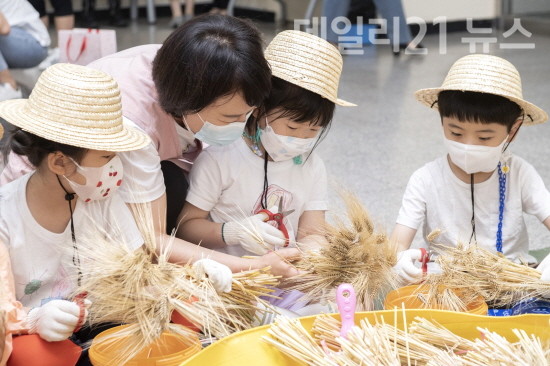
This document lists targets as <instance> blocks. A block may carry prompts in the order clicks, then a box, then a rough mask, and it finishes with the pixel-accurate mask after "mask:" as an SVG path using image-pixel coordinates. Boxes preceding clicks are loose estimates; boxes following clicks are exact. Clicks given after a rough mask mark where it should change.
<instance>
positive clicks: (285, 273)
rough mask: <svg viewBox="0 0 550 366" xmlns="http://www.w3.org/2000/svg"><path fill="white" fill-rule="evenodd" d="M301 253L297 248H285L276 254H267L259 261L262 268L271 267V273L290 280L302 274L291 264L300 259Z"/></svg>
mask: <svg viewBox="0 0 550 366" xmlns="http://www.w3.org/2000/svg"><path fill="white" fill-rule="evenodd" d="M300 256H301V254H300V251H299V250H298V249H296V248H285V249H281V250H277V251H275V252H270V253H267V254H265V255H263V256H261V257H260V258H258V260H259V261H260V268H261V267H267V266H271V273H272V274H273V275H275V276H282V277H283V278H289V277H293V276H297V275H298V274H299V273H300V272H299V271H298V270H297V269H296V267H294V266H293V265H292V264H291V262H292V261H295V260H297V259H300Z"/></svg>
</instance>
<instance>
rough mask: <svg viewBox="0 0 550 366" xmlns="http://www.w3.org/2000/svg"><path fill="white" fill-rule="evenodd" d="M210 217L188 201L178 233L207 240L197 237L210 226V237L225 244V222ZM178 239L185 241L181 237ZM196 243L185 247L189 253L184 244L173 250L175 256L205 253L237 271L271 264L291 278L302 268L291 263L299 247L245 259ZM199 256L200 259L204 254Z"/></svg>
mask: <svg viewBox="0 0 550 366" xmlns="http://www.w3.org/2000/svg"><path fill="white" fill-rule="evenodd" d="M207 217H208V212H206V211H204V210H201V209H199V208H197V207H195V206H193V205H191V204H190V203H188V202H186V203H185V206H184V208H183V210H182V213H181V214H180V217H179V220H181V223H180V225H179V227H178V236H180V237H181V236H184V237H186V238H189V239H188V240H189V241H192V240H191V239H190V238H191V237H194V238H195V239H193V241H194V242H196V243H200V244H203V243H204V242H205V240H206V239H205V240H202V241H201V240H197V238H198V237H203V234H201V233H200V231H201V230H206V231H210V233H207V234H206V235H207V236H208V235H210V240H212V239H214V242H216V243H218V245H219V243H220V241H221V243H222V244H223V246H225V243H223V240H222V239H221V227H222V224H219V223H215V222H212V221H210V220H208V218H207ZM201 228H202V229H201ZM205 228H206V229H205ZM274 229H275V228H274ZM188 230H189V231H188ZM275 230H276V229H275ZM216 231H217V232H216ZM188 235H190V236H188ZM175 240H177V241H181V242H185V241H183V240H181V239H177V238H176V239H175ZM185 243H187V242H185ZM192 247H194V248H193V250H187V251H185V253H183V252H182V251H181V250H180V249H182V247H181V246H178V247H177V249H176V251H175V252H174V251H173V252H172V257H171V259H172V258H173V257H176V258H179V257H181V256H185V257H193V258H197V256H203V257H205V258H210V259H213V260H215V261H217V262H220V263H222V264H225V265H226V266H228V267H229V268H231V270H232V271H233V272H239V271H246V270H248V269H260V268H265V267H268V266H269V267H271V273H273V274H274V275H276V276H283V277H284V278H287V277H292V276H296V275H297V274H298V270H297V269H296V268H295V267H294V266H293V265H291V264H290V262H292V261H293V260H295V259H298V258H299V257H300V251H299V250H298V249H296V248H287V249H281V250H277V251H276V252H269V253H267V254H265V255H262V256H260V257H256V258H254V259H245V258H240V257H236V256H233V255H229V254H225V253H220V252H216V251H213V250H209V249H206V248H203V247H201V246H199V245H192ZM174 259H175V258H174ZM197 259H200V257H199V258H197Z"/></svg>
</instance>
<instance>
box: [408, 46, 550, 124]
mask: <svg viewBox="0 0 550 366" xmlns="http://www.w3.org/2000/svg"><path fill="white" fill-rule="evenodd" d="M444 90H460V91H472V92H479V93H488V94H494V95H499V96H501V97H504V98H506V99H509V100H511V101H512V102H515V103H517V104H518V105H519V106H520V107H521V108H522V109H523V111H524V112H525V117H526V118H525V121H524V124H525V125H534V124H537V123H542V122H545V121H546V120H547V119H548V115H547V114H546V112H545V111H543V110H542V109H540V108H539V107H537V106H536V105H534V104H531V103H529V102H527V101H525V100H524V99H523V95H522V92H521V78H520V76H519V72H518V70H516V68H515V67H514V65H512V64H511V63H510V62H508V61H506V60H505V59H503V58H500V57H496V56H491V55H468V56H464V57H462V58H460V59H458V61H456V62H455V63H454V64H453V66H452V67H451V69H450V70H449V73H448V74H447V77H446V78H445V81H444V82H443V85H442V86H441V87H440V88H429V89H421V90H418V91H417V92H416V93H415V96H416V99H417V100H418V101H419V102H421V103H422V104H424V105H427V106H428V107H432V106H434V107H435V108H437V103H435V102H436V101H437V96H438V95H439V92H441V91H444ZM434 103H435V104H434Z"/></svg>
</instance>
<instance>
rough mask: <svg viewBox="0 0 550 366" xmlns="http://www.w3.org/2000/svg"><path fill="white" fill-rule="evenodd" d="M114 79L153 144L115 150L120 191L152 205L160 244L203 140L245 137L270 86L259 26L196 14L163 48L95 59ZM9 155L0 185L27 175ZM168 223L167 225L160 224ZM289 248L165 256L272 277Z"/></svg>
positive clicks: (129, 113) (186, 248)
mask: <svg viewBox="0 0 550 366" xmlns="http://www.w3.org/2000/svg"><path fill="white" fill-rule="evenodd" d="M90 67H92V68H96V69H100V70H102V71H104V72H106V73H108V74H110V75H112V76H113V78H114V79H115V80H116V81H117V83H118V85H119V86H120V89H121V93H122V101H123V104H122V109H123V115H124V117H126V119H125V121H126V122H127V123H129V124H131V125H137V127H138V128H140V129H141V130H143V131H145V132H146V133H147V134H148V135H149V136H150V137H151V140H152V141H153V143H152V144H150V145H147V146H146V147H145V148H142V149H140V150H136V151H132V152H123V153H121V154H119V156H120V159H121V161H122V164H123V166H124V168H125V173H126V178H125V184H124V185H123V186H122V187H121V188H120V190H119V192H120V195H121V197H122V198H123V200H124V201H125V202H126V203H128V204H134V203H151V209H152V212H153V215H154V216H155V217H156V216H157V215H158V213H162V215H164V213H165V212H166V217H165V216H162V217H160V218H159V219H156V220H154V223H155V226H156V227H155V229H156V230H158V232H159V234H164V235H165V241H166V242H167V241H169V240H170V237H169V236H167V235H166V232H168V233H171V232H172V230H173V228H175V227H176V225H177V217H178V215H179V213H180V212H181V209H182V207H183V203H184V201H185V195H186V193H187V187H188V183H187V171H188V170H189V169H190V167H191V166H192V163H193V161H194V159H195V158H196V157H197V156H198V155H199V153H200V152H201V151H202V143H206V144H209V145H221V144H228V143H231V142H232V141H234V140H235V139H239V138H240V136H241V135H242V132H243V129H244V125H245V121H246V119H247V117H248V116H249V115H250V113H251V112H252V110H254V108H255V106H259V105H260V104H261V103H262V102H263V100H264V99H265V98H266V96H267V94H268V93H269V89H270V86H271V85H270V77H271V73H270V70H269V66H268V65H267V62H266V61H265V58H264V56H263V50H262V40H261V36H260V33H259V31H258V30H257V29H256V28H255V27H254V26H253V25H252V23H249V22H246V21H243V20H240V19H237V18H233V17H226V16H215V15H212V16H203V17H197V18H195V19H193V20H191V21H189V22H187V23H186V24H185V25H184V26H182V27H180V28H178V29H177V30H176V31H174V32H173V33H172V34H171V35H170V36H169V37H168V38H167V39H166V41H165V42H164V44H163V45H162V46H161V45H144V46H139V47H134V48H131V49H128V50H124V51H122V52H119V53H116V54H114V55H110V56H108V57H106V58H103V59H100V60H98V61H95V62H93V63H92V64H91V65H90ZM31 169H32V167H29V166H27V167H25V166H24V164H23V165H22V164H21V160H20V159H17V157H13V154H12V157H10V160H9V163H8V165H7V166H6V169H5V170H4V172H3V175H2V177H1V178H0V182H6V181H9V180H12V179H14V177H16V176H19V175H21V174H22V172H23V171H25V172H28V171H29V170H31ZM165 224H166V225H165ZM297 254H298V253H297V251H296V250H286V251H282V252H281V253H279V256H277V255H274V254H269V255H266V256H264V257H262V258H257V259H254V260H251V259H243V258H237V257H233V256H228V255H224V254H222V253H218V252H213V251H211V250H207V249H205V248H203V247H201V246H197V245H194V244H191V243H189V242H186V241H184V240H180V239H176V240H175V241H174V245H173V247H172V252H171V257H170V260H171V261H173V262H178V263H188V262H195V261H196V260H197V259H201V258H204V257H208V258H212V259H213V260H216V261H218V262H221V263H224V264H226V265H227V266H229V267H230V268H231V269H232V270H233V271H241V270H247V269H249V268H251V267H252V268H263V267H265V266H271V267H272V271H273V272H274V273H275V274H281V275H286V276H288V275H292V274H295V270H294V269H293V268H292V267H291V266H288V265H287V264H286V263H285V262H284V261H283V260H281V258H280V256H288V257H292V256H296V255H297Z"/></svg>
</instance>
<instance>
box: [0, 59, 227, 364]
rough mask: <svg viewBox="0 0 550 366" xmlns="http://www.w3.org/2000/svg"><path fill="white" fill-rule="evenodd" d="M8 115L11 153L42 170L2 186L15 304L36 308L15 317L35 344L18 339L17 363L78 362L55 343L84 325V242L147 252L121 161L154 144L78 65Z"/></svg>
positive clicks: (44, 78) (5, 105) (50, 72)
mask: <svg viewBox="0 0 550 366" xmlns="http://www.w3.org/2000/svg"><path fill="white" fill-rule="evenodd" d="M0 117H2V118H4V119H5V120H7V121H8V122H9V123H11V124H12V125H14V126H15V128H14V129H13V130H12V131H9V132H8V147H9V148H10V149H11V150H12V151H13V152H14V153H15V154H18V155H22V156H25V157H26V158H27V159H28V161H29V162H30V163H31V164H32V165H33V166H34V167H36V170H34V171H33V172H31V173H28V174H26V175H24V176H22V177H20V178H18V179H16V180H15V181H13V182H11V183H9V184H6V185H4V186H2V187H1V188H0V243H2V245H5V248H6V249H8V251H9V256H10V260H11V263H12V265H13V275H14V279H15V295H16V298H17V300H18V301H20V302H21V303H22V304H23V306H24V307H25V308H27V309H32V310H30V311H28V310H27V311H25V312H24V314H23V315H24V318H23V319H14V320H16V321H17V322H18V325H19V327H20V328H19V329H18V331H19V332H20V333H23V334H24V333H28V334H29V336H21V337H18V338H17V339H16V340H14V345H15V344H19V345H20V346H19V352H18V348H17V347H14V353H13V354H12V356H11V358H10V364H19V365H33V364H39V365H50V364H51V365H62V364H63V365H64V364H71V362H72V364H74V362H76V361H75V360H73V359H74V358H76V359H78V354H76V356H75V350H78V349H79V348H78V347H77V348H75V347H76V346H75V345H74V344H71V343H70V342H69V343H65V344H66V345H67V347H68V349H66V350H65V351H66V352H63V353H60V352H59V349H58V348H57V347H59V345H57V344H55V342H60V341H65V340H66V339H67V338H68V337H69V336H71V335H72V334H73V332H74V331H75V329H76V328H79V327H80V326H81V325H82V324H83V323H84V321H85V318H86V311H85V308H83V305H80V306H79V305H78V304H77V302H75V301H72V299H69V298H68V296H69V295H70V294H71V292H72V291H74V289H75V287H76V286H77V285H80V281H81V278H82V276H83V274H82V273H81V270H80V256H79V245H83V244H82V240H79V238H82V235H86V234H87V233H89V232H91V231H93V232H97V231H99V232H104V233H105V234H106V235H112V236H115V237H116V236H119V235H122V236H123V237H124V242H125V243H127V245H128V247H129V248H130V249H132V248H137V247H140V246H141V245H142V244H143V239H142V237H141V235H140V233H139V231H138V228H137V226H136V224H135V222H134V220H133V217H132V216H131V213H130V210H129V209H128V207H127V206H126V204H125V202H124V201H123V200H122V199H121V198H120V197H119V196H118V194H115V192H116V191H117V190H118V188H119V187H120V186H121V184H122V181H123V179H124V178H123V173H124V171H123V167H122V163H121V159H120V157H119V156H117V153H118V152H128V151H135V150H138V149H142V148H143V147H145V146H147V145H149V144H150V139H149V137H148V136H147V135H146V134H145V133H143V132H141V131H139V130H137V129H135V128H132V127H128V126H126V125H124V124H123V123H122V109H121V97H120V91H119V89H118V86H117V84H116V82H115V81H114V80H113V79H112V77H111V76H109V75H107V74H105V73H104V72H102V71H98V70H95V69H91V68H87V67H83V66H78V65H70V64H57V65H54V66H51V67H49V68H48V69H46V70H45V71H44V72H43V73H42V75H41V76H40V78H39V80H38V82H37V84H36V86H35V88H34V89H33V91H32V93H31V95H30V97H29V99H28V100H27V99H18V100H11V101H4V102H2V103H0ZM3 265H5V264H3ZM195 265H196V266H200V267H201V269H202V270H204V271H205V273H207V274H210V273H211V274H212V276H211V278H214V277H215V278H217V279H218V280H219V282H218V283H217V284H216V283H214V282H215V281H213V284H214V286H215V287H216V288H217V289H219V290H220V291H221V290H226V289H227V287H228V286H229V287H230V284H231V279H232V275H231V271H230V270H229V268H227V267H225V266H223V265H221V264H219V263H215V262H213V261H210V260H208V259H204V260H200V261H197V262H196V263H195ZM220 272H221V274H225V275H224V276H220ZM222 277H223V278H222ZM35 335H38V336H39V338H40V339H43V340H45V341H47V342H54V345H52V347H54V348H51V347H50V346H49V345H50V343H47V342H46V343H44V342H43V341H41V340H40V339H38V338H37V337H36V336H35ZM37 342H38V343H41V344H42V346H43V347H42V346H41V348H45V350H46V351H47V350H52V349H55V350H56V351H55V352H53V355H54V356H55V355H58V356H59V355H61V356H63V357H64V358H63V362H61V361H59V360H58V359H57V361H55V362H54V361H51V362H50V363H46V362H45V360H44V358H43V356H44V354H43V353H39V354H36V353H33V352H31V353H29V352H25V349H27V350H28V348H27V346H28V345H29V344H32V345H34V346H38V344H37ZM28 347H31V348H32V347H33V346H28ZM67 352H70V353H67ZM78 352H80V351H78ZM78 352H77V353H78ZM28 356H33V359H32V360H29V359H28ZM37 356H38V358H36V357H37ZM73 356H74V357H73ZM58 358H59V357H58ZM15 360H17V363H14V362H16V361H15ZM67 362H68V363H67Z"/></svg>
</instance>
